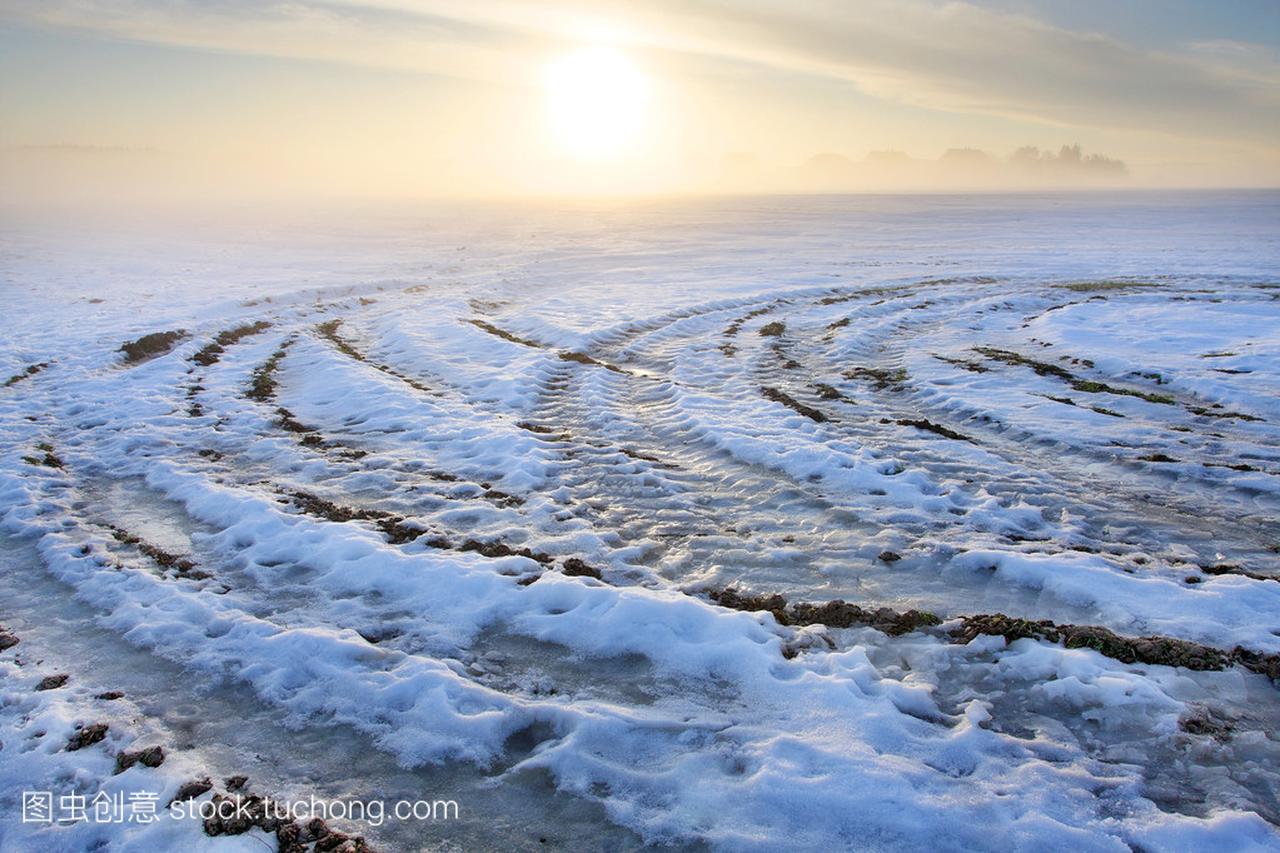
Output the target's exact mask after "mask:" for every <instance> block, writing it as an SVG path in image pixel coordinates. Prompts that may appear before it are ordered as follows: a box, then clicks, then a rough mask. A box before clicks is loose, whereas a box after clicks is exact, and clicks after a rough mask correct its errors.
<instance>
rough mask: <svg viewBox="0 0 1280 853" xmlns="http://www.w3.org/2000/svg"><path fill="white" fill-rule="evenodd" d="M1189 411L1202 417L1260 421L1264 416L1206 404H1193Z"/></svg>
mask: <svg viewBox="0 0 1280 853" xmlns="http://www.w3.org/2000/svg"><path fill="white" fill-rule="evenodd" d="M1188 411H1189V412H1191V414H1193V415H1199V416H1200V417H1202V418H1234V419H1236V420H1241V421H1260V420H1262V418H1259V417H1256V416H1254V415H1247V414H1245V413H1244V412H1232V411H1230V410H1228V409H1222V410H1217V409H1212V408H1209V407H1206V406H1191V407H1189V408H1188Z"/></svg>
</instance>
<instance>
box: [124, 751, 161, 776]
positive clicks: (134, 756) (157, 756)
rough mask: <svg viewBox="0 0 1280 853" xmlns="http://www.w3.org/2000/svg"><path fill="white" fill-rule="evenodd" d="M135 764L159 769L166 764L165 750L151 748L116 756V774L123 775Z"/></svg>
mask: <svg viewBox="0 0 1280 853" xmlns="http://www.w3.org/2000/svg"><path fill="white" fill-rule="evenodd" d="M135 764H141V765H142V766H143V767H159V766H160V765H161V764H164V749H162V748H161V747H158V746H149V747H147V748H146V749H141V750H138V751H137V752H121V753H118V754H117V755H116V772H117V773H123V772H124V771H126V770H128V769H129V768H130V767H132V766H133V765H135Z"/></svg>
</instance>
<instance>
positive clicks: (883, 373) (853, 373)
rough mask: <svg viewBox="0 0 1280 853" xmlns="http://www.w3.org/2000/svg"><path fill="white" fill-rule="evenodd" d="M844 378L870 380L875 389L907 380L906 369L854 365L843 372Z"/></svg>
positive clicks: (880, 389)
mask: <svg viewBox="0 0 1280 853" xmlns="http://www.w3.org/2000/svg"><path fill="white" fill-rule="evenodd" d="M843 375H844V378H845V379H858V380H861V381H863V382H870V383H872V385H873V386H874V387H875V390H877V391H883V390H884V389H886V388H889V387H892V386H898V385H901V384H902V383H904V382H906V381H907V371H906V370H904V369H902V368H900V367H899V368H896V369H894V370H889V369H887V368H882V367H854V368H850V369H849V370H846V371H845V372H844V374H843Z"/></svg>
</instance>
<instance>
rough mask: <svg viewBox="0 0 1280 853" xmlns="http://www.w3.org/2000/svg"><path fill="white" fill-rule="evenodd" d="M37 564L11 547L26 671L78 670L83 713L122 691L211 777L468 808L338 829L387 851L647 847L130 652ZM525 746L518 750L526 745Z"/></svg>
mask: <svg viewBox="0 0 1280 853" xmlns="http://www.w3.org/2000/svg"><path fill="white" fill-rule="evenodd" d="M39 560H40V558H39V554H37V553H36V551H35V550H34V549H33V548H32V547H31V546H30V545H28V544H26V543H23V542H21V541H18V540H15V539H13V538H12V537H8V536H4V537H2V538H0V595H2V596H3V599H4V601H5V607H4V612H3V619H4V625H5V627H6V628H8V629H9V630H10V631H12V632H13V633H15V634H17V635H18V636H19V637H21V640H22V641H21V643H20V646H19V647H18V648H19V650H20V652H21V654H22V656H23V658H24V659H25V660H26V661H28V662H29V664H28V665H38V666H39V667H40V669H41V671H42V672H43V671H49V672H60V673H61V672H66V673H73V675H72V680H71V681H70V682H69V684H68V688H67V689H73V690H74V691H75V694H76V698H77V700H80V701H82V702H83V704H84V705H86V706H89V705H92V704H93V703H94V700H93V698H92V697H94V696H97V695H99V694H102V693H107V692H109V691H119V692H121V693H123V694H124V699H123V700H117V701H118V702H120V703H121V704H124V703H127V705H128V708H129V711H130V712H135V711H136V716H132V718H131V719H130V724H131V725H132V726H133V727H134V728H135V729H136V730H137V733H138V737H139V740H140V741H144V742H146V743H149V744H150V743H159V744H160V745H162V746H163V747H164V748H165V749H166V750H167V751H169V752H170V754H171V756H177V757H178V760H180V761H181V762H182V763H183V764H184V765H186V766H189V767H192V768H195V769H196V770H197V771H198V772H199V773H201V774H206V775H209V776H212V777H213V778H215V779H221V778H226V777H231V776H235V775H240V774H243V775H247V776H249V778H250V782H251V785H252V788H253V789H254V790H256V791H261V792H265V793H269V794H271V795H272V796H274V797H277V798H280V799H285V800H290V799H292V800H305V799H307V798H308V797H310V796H312V795H314V796H316V797H318V798H322V799H329V800H361V801H372V800H384V801H386V802H388V803H390V802H393V801H396V800H408V801H416V800H437V799H440V800H455V801H457V802H458V803H459V804H460V805H461V808H460V809H459V811H458V814H459V818H458V819H457V820H448V821H437V822H432V821H430V820H428V821H422V822H417V821H410V822H395V821H388V822H386V823H384V824H383V825H382V826H380V827H379V826H371V825H369V824H368V823H367V822H365V823H355V822H347V823H344V822H343V821H335V822H334V823H336V824H337V825H338V826H340V827H341V828H343V829H345V830H347V831H350V832H353V833H355V834H360V835H363V836H365V837H366V838H367V839H368V840H369V841H371V842H372V843H373V844H375V846H378V847H380V848H381V849H387V850H417V849H438V848H439V847H441V846H444V847H446V848H456V849H466V850H509V849H517V850H539V849H546V845H554V846H566V845H570V844H577V843H579V842H581V843H586V844H588V845H589V846H592V847H597V848H600V849H604V848H612V849H618V848H622V847H629V846H633V845H635V844H637V843H638V839H637V838H636V837H635V836H634V835H631V834H630V833H628V832H626V831H625V830H623V829H621V828H620V827H618V826H616V825H614V824H612V823H610V822H609V821H607V820H606V819H605V817H604V815H603V813H602V810H601V808H600V807H599V806H597V805H595V804H593V803H590V802H587V801H584V800H581V799H578V798H575V797H572V796H569V795H566V794H560V793H557V792H556V791H555V788H554V786H553V785H551V784H550V783H549V782H548V781H547V780H546V779H545V778H544V775H543V774H542V773H540V772H534V771H530V772H526V773H516V774H513V775H504V776H502V777H501V779H500V780H499V779H498V778H497V777H495V776H490V775H486V774H483V773H479V772H476V771H475V770H473V769H471V768H469V767H466V766H456V765H449V766H444V767H419V768H416V769H406V768H404V767H402V766H400V765H398V764H397V763H396V761H395V760H394V759H393V758H391V757H390V756H388V755H387V754H386V753H384V752H381V751H379V750H378V749H376V748H373V746H372V744H371V743H370V741H369V739H368V738H367V737H365V736H363V735H361V734H360V733H358V732H355V731H353V730H352V729H351V728H350V727H348V726H341V725H327V724H324V723H322V722H321V723H316V722H310V723H307V724H305V725H304V724H301V721H299V720H296V719H293V718H291V717H290V716H289V714H288V713H286V712H285V711H282V710H280V709H278V708H272V707H269V706H267V705H264V704H263V703H262V701H261V700H259V699H258V698H257V697H256V696H254V695H253V693H252V691H250V690H248V689H246V688H245V687H243V686H240V685H237V684H235V683H232V682H228V681H226V680H224V679H215V678H210V676H209V674H208V673H207V672H203V671H200V670H192V669H184V668H183V667H181V666H179V665H178V664H176V663H174V662H172V661H170V660H167V659H166V658H164V657H160V656H158V655H154V654H151V653H149V652H147V651H145V650H143V649H140V648H137V647H135V646H133V645H130V644H129V643H127V642H125V641H124V640H122V639H121V638H120V637H119V636H118V635H117V634H115V633H113V632H111V631H106V630H103V629H102V628H101V627H99V626H98V625H97V623H96V619H97V617H98V614H96V613H95V612H94V610H93V609H92V608H91V607H89V606H87V605H85V604H84V603H83V602H81V601H79V600H77V599H76V598H75V597H73V596H71V595H69V594H68V591H67V589H66V588H65V587H64V586H62V585H60V584H59V583H57V582H56V581H54V580H53V579H52V578H50V577H49V576H48V574H47V573H46V572H45V571H44V570H43V569H42V567H41V566H40V565H39ZM99 704H100V703H99ZM112 710H113V711H114V710H115V708H114V707H112ZM6 741H7V742H9V744H10V748H12V742H11V741H9V738H7V737H6ZM519 741H520V739H519V738H517V739H516V742H514V743H513V744H512V746H513V748H515V749H519V748H520V747H521V746H522V743H520V742H519ZM6 760H7V759H6ZM11 772H12V767H10V768H9V769H8V771H7V773H6V775H8V773H11ZM5 802H6V803H7V802H8V798H7V797H6V800H5Z"/></svg>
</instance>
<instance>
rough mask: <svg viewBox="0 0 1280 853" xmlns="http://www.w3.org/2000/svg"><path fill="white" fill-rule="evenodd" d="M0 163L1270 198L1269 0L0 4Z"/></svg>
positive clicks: (40, 173)
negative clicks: (1230, 193) (1245, 191)
mask: <svg viewBox="0 0 1280 853" xmlns="http://www.w3.org/2000/svg"><path fill="white" fill-rule="evenodd" d="M1063 145H1078V146H1079V149H1078V152H1077V151H1076V149H1071V150H1068V151H1067V152H1065V154H1064V155H1063V156H1060V152H1061V147H1062V146H1063ZM1025 146H1035V147H1036V148H1038V149H1039V151H1037V152H1028V151H1023V152H1022V154H1021V155H1020V156H1019V157H1016V158H1012V159H1011V155H1013V153H1014V152H1015V151H1017V150H1018V149H1020V148H1024V147H1025ZM973 149H976V151H974V150H973ZM948 152H949V153H948ZM977 152H983V153H981V154H979V153H977ZM1089 155H1098V156H1097V157H1093V158H1091V157H1090V156H1089ZM0 158H3V159H2V160H0V188H2V189H4V191H5V193H6V195H7V196H8V197H9V198H11V199H12V198H18V199H32V200H34V201H43V200H49V199H53V200H58V199H63V198H66V199H79V198H85V197H93V196H101V197H102V198H109V199H120V198H123V197H137V198H140V199H146V198H165V197H170V196H182V195H188V196H191V197H199V198H213V197H227V198H255V197H277V196H278V197H282V198H300V199H305V198H315V197H329V196H343V197H360V198H364V197H369V198H384V197H390V198H406V199H409V198H416V197H424V196H454V195H462V196H470V195H476V196H494V195H498V196H501V195H517V196H523V195H561V194H564V195H576V194H588V195H589V194H611V193H696V192H723V191H730V192H732V191H757V190H760V191H841V190H850V189H853V190H856V189H867V190H882V189H899V188H900V189H937V188H941V189H946V188H988V187H992V188H1002V187H1013V188H1018V187H1034V186H1076V185H1080V186H1098V185H1108V186H1110V185H1132V186H1277V185H1280V3H1277V2H1275V0H1224V2H1212V3H1211V2H1202V0H1074V2H1071V3H1062V2H1052V0H985V2H969V3H965V2H932V0H893V2H890V0H739V2H731V0H643V2H629V0H594V2H577V1H576V0H551V2H539V3H535V2H519V1H518V0H468V2H450V0H326V1H325V2H313V0H289V2H273V0H260V2H255V0H205V2H198V0H115V2H108V0H42V2H40V3H31V2H24V0H0ZM1104 158H1105V159H1104ZM1113 161H1119V162H1113Z"/></svg>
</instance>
